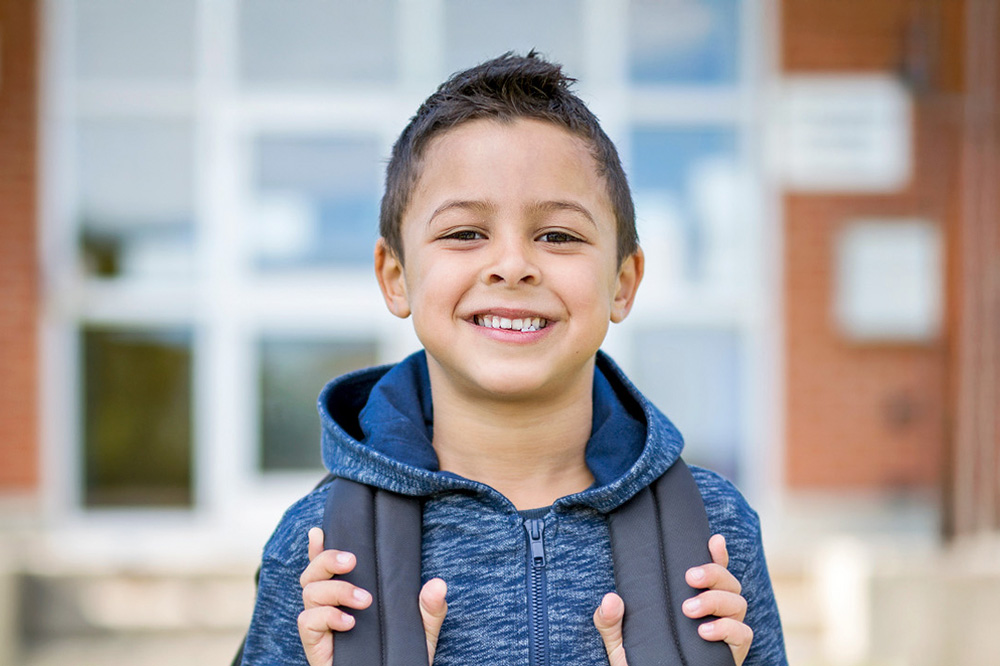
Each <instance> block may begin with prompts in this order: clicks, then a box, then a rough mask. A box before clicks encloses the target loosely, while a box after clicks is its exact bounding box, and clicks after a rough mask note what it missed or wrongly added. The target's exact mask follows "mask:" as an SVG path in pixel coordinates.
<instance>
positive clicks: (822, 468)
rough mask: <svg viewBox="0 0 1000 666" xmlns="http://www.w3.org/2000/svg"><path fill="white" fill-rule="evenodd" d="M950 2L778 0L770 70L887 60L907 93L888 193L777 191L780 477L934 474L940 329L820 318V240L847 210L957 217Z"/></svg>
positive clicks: (944, 398) (841, 480)
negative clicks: (908, 178)
mask: <svg viewBox="0 0 1000 666" xmlns="http://www.w3.org/2000/svg"><path fill="white" fill-rule="evenodd" d="M961 20H962V3H961V2H952V1H951V0H947V1H943V0H938V1H936V2H932V1H931V0H926V1H919V0H879V1H878V2H871V1H870V0H836V1H835V2H834V1H828V0H784V2H783V3H782V35H781V39H782V45H781V56H782V70H783V71H784V72H785V73H788V74H804V73H818V72H837V73H857V72H868V73H876V72H878V73H881V72H888V73H896V74H898V75H899V76H901V77H902V78H903V80H904V81H906V82H907V83H908V84H909V86H910V88H911V91H912V93H913V97H914V100H915V111H916V113H915V116H916V118H915V122H914V133H913V135H914V143H915V145H914V155H915V158H914V159H915V164H914V168H915V173H914V176H913V179H912V182H911V184H910V186H909V187H908V188H907V189H906V190H905V191H903V192H899V193H893V194H889V195H859V194H855V193H843V194H838V195H823V196H816V195H808V194H787V195H786V196H785V198H784V225H785V226H784V234H785V249H784V251H785V256H784V261H785V277H784V283H785V294H784V298H785V333H786V344H787V348H786V373H787V374H786V395H787V401H786V452H787V453H786V479H787V482H788V484H789V486H791V487H792V488H800V489H801V488H838V489H856V488H874V489H882V490H893V489H899V488H913V487H936V486H938V485H939V484H940V482H941V480H942V474H943V472H942V467H943V462H944V459H945V451H946V444H947V438H948V410H947V405H948V380H949V376H948V345H947V340H948V334H949V332H948V331H947V328H946V333H945V335H944V336H943V338H942V339H941V340H940V341H938V342H936V343H934V344H929V345H903V344H857V343H852V342H850V341H848V340H846V339H845V338H843V337H842V336H840V335H839V334H838V333H837V331H836V329H835V326H834V325H833V322H832V314H831V313H832V295H833V286H834V285H833V279H834V275H833V270H834V242H835V239H836V236H837V233H838V231H839V230H840V229H841V228H842V227H843V226H844V224H845V223H846V222H848V221H849V220H850V219H852V218H857V217H880V216H885V217H920V218H925V219H929V220H932V221H934V222H937V223H938V224H940V225H941V226H942V230H943V231H944V232H945V233H944V234H943V235H944V236H947V232H948V229H949V228H950V227H951V226H953V225H954V224H956V222H957V210H958V208H957V205H958V199H957V193H958V192H960V188H959V187H958V179H959V178H960V175H959V169H958V166H959V162H960V150H959V145H960V117H961V116H960V112H959V110H958V108H959V107H958V106H956V104H955V100H956V96H957V93H958V91H959V90H960V87H961V51H960V46H961V37H962V32H961Z"/></svg>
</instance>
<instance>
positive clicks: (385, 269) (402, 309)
mask: <svg viewBox="0 0 1000 666" xmlns="http://www.w3.org/2000/svg"><path fill="white" fill-rule="evenodd" d="M375 277H376V278H377V279H378V286H379V289H381V290H382V298H384V299H385V305H386V307H387V308H389V312H391V313H392V314H394V315H396V316H397V317H399V318H400V319H406V318H407V317H409V316H410V299H409V298H408V297H407V295H406V275H405V273H404V272H403V262H402V261H400V260H399V257H397V256H396V253H395V252H393V251H392V248H390V247H389V245H388V244H387V243H386V242H385V239H384V238H379V239H378V241H377V242H376V243H375Z"/></svg>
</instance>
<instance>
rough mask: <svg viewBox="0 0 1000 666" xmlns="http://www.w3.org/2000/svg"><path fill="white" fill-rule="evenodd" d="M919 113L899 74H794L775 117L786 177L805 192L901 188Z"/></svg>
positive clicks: (779, 159)
mask: <svg viewBox="0 0 1000 666" xmlns="http://www.w3.org/2000/svg"><path fill="white" fill-rule="evenodd" d="M911 115H912V111H911V101H910V97H909V93H908V92H907V90H906V88H905V87H904V86H903V84H902V82H900V81H899V80H898V79H897V78H894V77H891V76H886V75H867V76H840V75H825V76H793V77H787V78H785V79H784V81H783V82H782V84H781V93H780V96H779V103H778V105H777V113H776V114H775V116H774V119H775V121H776V122H777V124H778V127H777V128H776V130H777V131H776V132H775V134H774V136H775V139H776V144H775V148H776V155H775V158H776V164H777V166H778V169H779V171H780V173H781V179H782V180H783V182H784V184H785V186H786V187H787V189H789V190H797V191H818V192H893V191H897V190H899V189H901V188H903V187H905V186H906V184H907V182H908V181H909V178H910V171H911V167H912V161H913V160H912V150H911V136H912V130H911Z"/></svg>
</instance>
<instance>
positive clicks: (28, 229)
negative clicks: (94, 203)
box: [0, 0, 38, 494]
mask: <svg viewBox="0 0 1000 666" xmlns="http://www.w3.org/2000/svg"><path fill="white" fill-rule="evenodd" d="M36 26H37V15H36V7H35V2H33V1H31V0H0V49H2V52H0V493H3V494H7V493H24V492H26V491H27V492H30V491H32V490H33V489H34V488H35V486H36V485H37V482H38V428H37V423H36V422H37V394H38V376H37V374H38V372H37V366H38V363H37V356H38V344H37V319H38V262H37V251H36V245H37V213H36V211H37V207H36V203H35V188H36V176H35V171H36V169H35V166H36V157H35V154H36V143H37V142H36V128H37V125H36V118H37V99H36V98H37V90H38V88H37V73H36V66H37V57H36V56H37V48H38V47H37V44H38V42H37V30H36Z"/></svg>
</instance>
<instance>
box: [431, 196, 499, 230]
mask: <svg viewBox="0 0 1000 666" xmlns="http://www.w3.org/2000/svg"><path fill="white" fill-rule="evenodd" d="M456 209H457V210H469V211H472V212H474V213H493V212H496V210H497V206H496V204H494V203H492V202H490V201H481V200H475V199H449V200H448V201H445V202H444V203H443V204H441V205H440V206H438V207H437V208H435V209H434V212H433V213H431V216H430V217H429V218H427V223H428V224H430V223H431V222H432V221H433V220H434V218H435V217H437V216H438V215H440V214H441V213H443V212H445V211H449V210H456Z"/></svg>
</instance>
